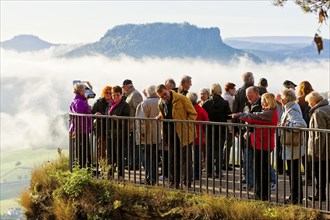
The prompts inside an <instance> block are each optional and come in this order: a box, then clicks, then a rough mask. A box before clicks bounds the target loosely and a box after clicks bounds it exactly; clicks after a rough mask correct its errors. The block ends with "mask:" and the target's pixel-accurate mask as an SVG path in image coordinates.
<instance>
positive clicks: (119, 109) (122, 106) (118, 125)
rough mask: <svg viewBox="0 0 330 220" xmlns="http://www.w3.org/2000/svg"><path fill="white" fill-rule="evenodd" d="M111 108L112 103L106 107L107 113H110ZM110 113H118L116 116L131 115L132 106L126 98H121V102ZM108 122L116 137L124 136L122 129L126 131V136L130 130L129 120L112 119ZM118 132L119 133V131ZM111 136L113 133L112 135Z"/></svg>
mask: <svg viewBox="0 0 330 220" xmlns="http://www.w3.org/2000/svg"><path fill="white" fill-rule="evenodd" d="M110 108H111V105H109V106H108V108H107V109H106V112H107V114H109V109H110ZM110 115H116V116H128V117H129V116H130V107H129V105H128V104H127V102H126V101H125V99H123V98H122V99H121V101H120V103H119V104H118V105H117V106H116V107H115V108H114V109H113V110H112V112H111V113H110ZM123 120H124V125H123V123H122V121H123ZM107 122H108V123H109V124H108V128H109V129H110V131H112V132H113V135H114V137H117V134H118V137H122V131H124V132H123V133H124V137H126V134H127V132H128V130H127V129H128V123H129V121H128V120H126V119H119V120H117V119H110V120H108V121H107ZM117 132H118V133H117ZM109 137H111V133H110V136H109Z"/></svg>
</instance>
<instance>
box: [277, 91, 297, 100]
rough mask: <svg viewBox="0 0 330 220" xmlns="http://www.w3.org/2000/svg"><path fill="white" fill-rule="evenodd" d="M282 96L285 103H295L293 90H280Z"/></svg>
mask: <svg viewBox="0 0 330 220" xmlns="http://www.w3.org/2000/svg"><path fill="white" fill-rule="evenodd" d="M281 93H282V96H284V98H283V99H284V100H285V101H287V102H293V101H296V99H297V97H296V94H295V93H294V90H293V89H286V88H285V89H283V90H282V92H281Z"/></svg>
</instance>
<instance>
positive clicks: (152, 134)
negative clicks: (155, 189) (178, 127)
mask: <svg viewBox="0 0 330 220" xmlns="http://www.w3.org/2000/svg"><path fill="white" fill-rule="evenodd" d="M145 91H146V99H145V100H144V101H142V102H141V103H140V104H139V105H138V107H137V108H136V115H135V117H137V118H155V117H157V115H158V114H159V110H158V101H159V98H158V96H157V94H156V86H154V85H151V86H149V87H148V88H147V89H146V90H145ZM135 122H136V136H135V137H136V144H137V145H139V146H143V147H144V149H145V155H141V157H145V168H146V182H145V183H146V184H152V185H153V184H155V183H156V172H157V170H158V164H157V163H156V162H157V158H156V151H157V150H158V149H157V144H158V145H160V143H161V134H160V131H161V129H160V126H157V122H156V121H148V120H143V119H142V120H139V119H137V120H135Z"/></svg>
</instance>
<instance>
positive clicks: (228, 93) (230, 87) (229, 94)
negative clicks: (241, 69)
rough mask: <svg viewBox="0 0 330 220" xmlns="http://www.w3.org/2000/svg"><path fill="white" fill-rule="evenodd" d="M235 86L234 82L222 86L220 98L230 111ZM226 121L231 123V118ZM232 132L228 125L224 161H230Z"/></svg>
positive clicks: (231, 167)
mask: <svg viewBox="0 0 330 220" xmlns="http://www.w3.org/2000/svg"><path fill="white" fill-rule="evenodd" d="M235 86H236V85H235V84H234V83H232V82H227V83H226V85H225V87H224V90H225V93H224V94H223V95H222V98H223V99H224V100H226V101H227V102H228V104H229V108H230V111H233V105H234V101H235V92H236V88H235ZM227 121H228V122H229V123H232V120H231V119H229V120H227ZM233 134H234V127H233V126H229V127H228V136H227V139H226V142H225V152H226V153H225V155H224V157H223V159H224V161H225V162H226V163H229V161H230V150H231V147H232V145H233ZM233 169H234V167H233V166H231V165H229V164H228V170H233Z"/></svg>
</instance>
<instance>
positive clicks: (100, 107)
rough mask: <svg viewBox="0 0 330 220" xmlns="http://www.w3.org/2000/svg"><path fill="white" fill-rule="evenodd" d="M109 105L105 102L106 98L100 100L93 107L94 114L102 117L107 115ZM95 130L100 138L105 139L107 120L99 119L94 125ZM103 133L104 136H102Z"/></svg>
mask: <svg viewBox="0 0 330 220" xmlns="http://www.w3.org/2000/svg"><path fill="white" fill-rule="evenodd" d="M108 105H109V103H108V102H107V101H106V100H105V98H99V99H97V100H96V101H95V102H94V104H93V106H92V113H93V114H95V113H96V112H99V113H101V115H107V112H106V110H107V108H108ZM94 129H95V131H96V132H97V135H98V137H101V136H102V138H105V136H106V135H105V132H106V119H105V118H102V119H101V118H98V119H97V120H96V121H95V123H94ZM101 131H102V135H101Z"/></svg>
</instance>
